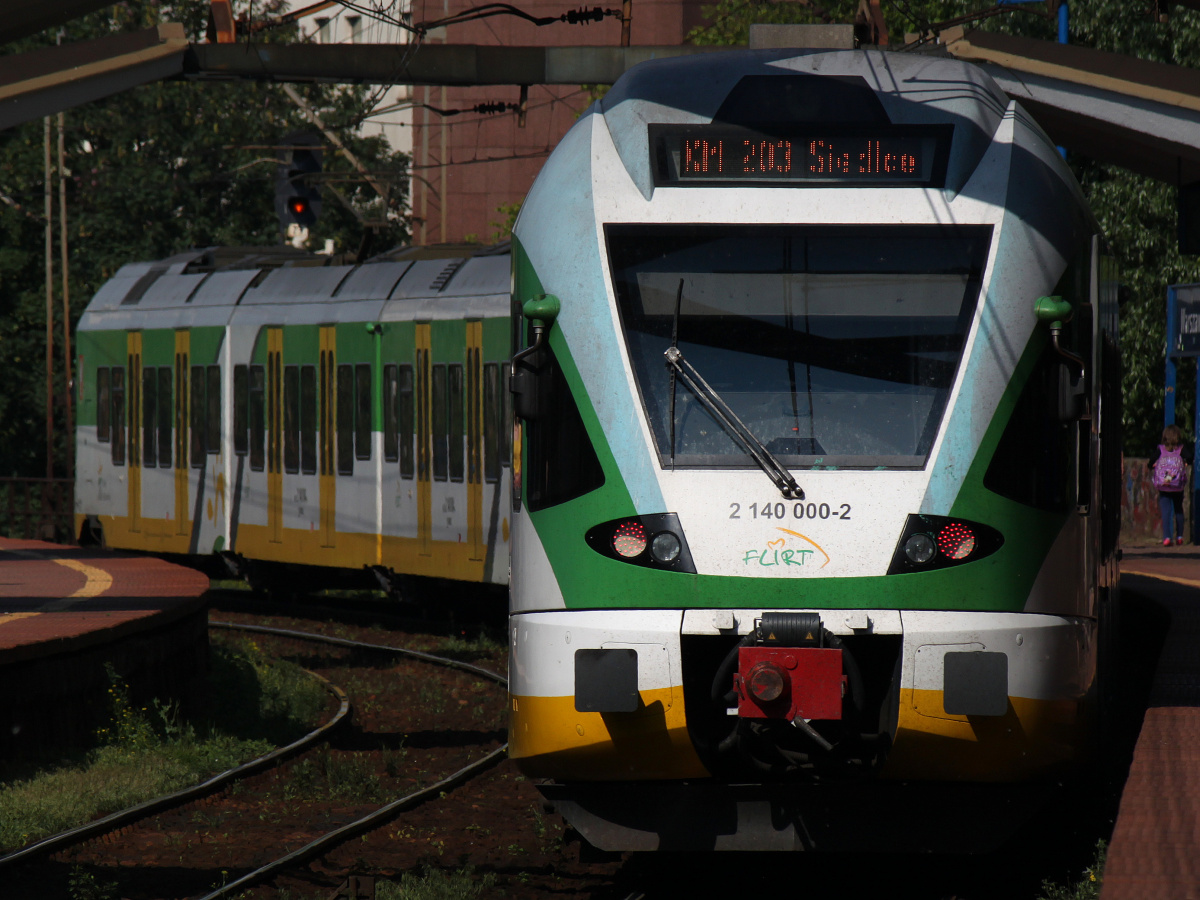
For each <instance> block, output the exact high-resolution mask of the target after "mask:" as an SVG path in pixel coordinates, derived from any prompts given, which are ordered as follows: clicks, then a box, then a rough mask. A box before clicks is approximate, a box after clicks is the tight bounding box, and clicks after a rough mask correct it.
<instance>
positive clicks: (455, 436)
mask: <svg viewBox="0 0 1200 900" xmlns="http://www.w3.org/2000/svg"><path fill="white" fill-rule="evenodd" d="M447 401H448V405H447V406H446V414H447V415H448V416H449V417H450V480H451V481H462V480H463V367H462V366H461V365H460V364H458V363H455V364H454V365H452V366H450V387H449V396H448V397H447Z"/></svg>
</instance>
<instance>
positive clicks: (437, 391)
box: [431, 365, 450, 481]
mask: <svg viewBox="0 0 1200 900" xmlns="http://www.w3.org/2000/svg"><path fill="white" fill-rule="evenodd" d="M431 412H432V413H433V416H432V418H433V426H432V427H433V479H434V481H445V480H446V478H447V475H448V472H449V455H450V454H449V447H448V444H449V442H450V436H449V434H448V433H447V429H446V367H445V366H444V365H440V366H434V367H433V409H432V410H431Z"/></svg>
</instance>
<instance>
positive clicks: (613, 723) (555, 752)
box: [508, 687, 708, 781]
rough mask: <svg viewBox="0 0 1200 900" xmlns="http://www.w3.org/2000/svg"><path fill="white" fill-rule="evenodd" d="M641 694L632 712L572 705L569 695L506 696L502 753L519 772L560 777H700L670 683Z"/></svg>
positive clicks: (677, 691) (701, 770)
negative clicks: (506, 722) (505, 740)
mask: <svg viewBox="0 0 1200 900" xmlns="http://www.w3.org/2000/svg"><path fill="white" fill-rule="evenodd" d="M640 693H641V699H642V708H641V709H639V710H638V711H637V712H632V713H586V712H576V711H575V698H574V697H573V696H571V697H517V696H511V697H510V698H509V702H510V705H511V708H510V710H509V728H508V753H509V756H511V757H512V758H513V759H515V760H516V761H517V768H519V769H520V770H521V771H522V772H524V773H525V774H526V775H529V776H531V777H535V778H557V779H560V780H563V781H571V780H587V781H617V780H630V779H632V780H637V781H643V780H650V779H656V778H704V777H707V775H708V771H707V770H706V769H705V768H704V766H703V765H702V764H701V763H700V760H699V758H698V757H697V756H696V751H695V750H694V749H693V748H692V741H691V738H689V737H688V733H687V723H686V721H685V719H684V714H683V709H682V704H681V703H676V704H673V705H672V704H671V695H672V689H671V688H662V689H660V690H653V691H641V692H640ZM674 693H675V694H676V696H680V695H681V694H682V691H681V689H680V688H678V687H676V688H674Z"/></svg>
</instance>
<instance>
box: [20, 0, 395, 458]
mask: <svg viewBox="0 0 1200 900" xmlns="http://www.w3.org/2000/svg"><path fill="white" fill-rule="evenodd" d="M271 11H272V8H271V6H270V5H269V4H267V5H264V4H263V3H262V2H261V0H260V2H259V3H256V4H255V5H254V13H255V16H256V17H259V18H261V17H262V16H263V15H264V14H266V13H270V12H271ZM207 14H208V3H207V2H205V0H175V2H171V3H164V4H161V5H160V4H157V3H153V2H149V0H130V2H126V3H123V4H119V5H117V6H114V7H112V8H111V9H109V10H106V11H105V12H103V13H98V14H95V15H92V16H88V17H85V18H83V19H79V20H77V21H75V22H72V23H70V25H69V26H68V28H67V31H66V34H65V35H64V38H63V40H64V42H71V41H77V40H85V39H89V38H94V37H99V36H102V35H104V34H111V33H114V32H120V31H133V30H138V29H141V28H147V27H150V26H152V25H155V24H157V23H158V22H160V21H178V22H182V23H183V24H184V26H185V28H186V30H187V33H188V34H189V35H190V36H191V37H192V39H193V40H204V31H205V27H206V24H207ZM56 37H57V35H50V34H42V35H38V36H36V37H35V38H31V39H29V40H28V41H25V42H22V44H21V45H19V46H15V47H10V48H9V50H10V52H20V51H22V50H28V49H33V48H34V47H36V46H39V45H45V44H50V43H54V40H55V39H56ZM269 39H271V40H281V39H282V40H295V34H294V33H287V32H284V33H278V34H277V33H275V32H270V33H269ZM297 91H298V92H299V93H300V94H301V95H302V97H303V98H304V100H305V101H306V102H307V103H308V104H310V105H311V106H312V108H313V109H314V110H316V111H317V112H318V114H319V115H320V117H321V119H322V121H323V122H324V123H325V124H326V125H327V127H328V128H329V129H330V130H331V131H333V132H334V133H336V135H337V136H338V138H339V139H340V140H341V141H342V142H343V143H344V144H345V145H346V147H347V148H348V149H349V150H350V151H351V152H352V153H353V154H354V156H355V157H356V158H357V159H358V160H359V161H360V163H361V164H362V165H363V166H364V167H365V168H367V169H368V170H369V171H370V173H371V176H372V180H374V181H375V182H376V183H380V184H386V185H387V187H386V188H385V190H386V191H387V195H388V196H387V197H386V198H381V197H379V196H378V195H377V194H376V192H375V190H374V189H373V188H372V187H371V186H370V184H368V182H367V179H365V178H364V177H363V175H362V174H361V173H360V172H359V171H358V170H357V169H356V168H355V167H354V166H352V165H351V164H350V163H349V161H348V160H346V158H345V157H344V156H343V155H341V154H340V153H338V152H337V151H336V149H335V148H334V147H333V145H332V144H330V143H328V142H327V141H326V142H325V153H324V170H325V173H326V174H325V176H324V177H325V178H326V179H327V181H328V182H329V183H330V184H331V185H332V186H333V187H335V188H336V189H337V190H338V192H340V193H341V194H342V195H343V196H344V197H345V198H346V200H347V201H348V203H349V204H350V206H351V207H352V208H353V209H347V208H346V207H345V206H344V205H343V204H342V203H341V202H339V201H338V200H336V199H335V197H334V196H333V192H332V190H329V189H328V188H326V193H325V201H324V209H323V212H322V215H321V218H320V220H319V221H318V222H317V223H316V225H315V226H314V227H313V228H312V230H311V231H312V234H311V238H310V245H311V246H312V247H314V248H315V249H318V250H320V249H322V248H323V247H324V245H325V242H326V240H332V241H333V245H334V249H335V251H336V252H342V251H349V252H351V253H353V252H354V251H356V250H357V249H358V248H359V247H360V246H361V245H362V243H363V236H364V227H363V224H362V222H361V221H360V219H362V218H365V219H367V220H370V221H386V223H387V224H386V227H383V228H379V229H375V231H376V234H375V242H374V245H375V246H376V247H390V246H393V245H395V244H397V243H402V242H403V241H405V240H406V239H407V237H408V232H407V228H406V225H405V222H404V219H403V218H402V213H403V206H404V204H405V202H406V200H407V190H408V159H407V157H406V156H405V155H404V154H400V153H395V152H393V151H392V150H391V149H390V147H389V146H388V145H387V143H386V141H385V140H384V139H383V138H382V137H379V136H374V137H361V136H359V135H357V134H356V132H355V129H356V126H357V124H358V121H359V118H360V116H361V114H362V112H363V110H364V109H365V107H366V105H367V104H366V91H365V89H363V88H354V87H331V86H305V87H298V88H297ZM298 130H313V126H312V125H311V124H310V123H309V121H308V120H307V118H306V116H305V115H304V113H303V112H302V111H301V110H300V109H299V108H298V106H297V105H296V104H295V103H294V102H293V101H292V100H291V99H290V98H289V97H288V96H287V94H286V93H285V92H284V90H283V88H282V87H281V86H279V85H273V84H259V83H251V82H235V83H225V82H211V83H191V82H186V81H175V82H160V83H156V84H150V85H146V86H143V87H140V88H135V89H133V90H130V91H127V92H125V93H122V94H118V95H116V96H113V97H110V98H107V99H105V100H102V101H98V102H96V103H91V104H87V105H85V106H81V107H77V108H75V109H72V110H69V111H68V112H67V114H66V164H65V171H66V172H67V173H69V175H68V180H67V188H68V190H67V193H68V218H69V223H68V224H69V233H68V239H69V247H70V264H71V283H70V295H71V305H72V319H73V321H74V320H75V319H77V317H78V315H79V314H80V313H81V312H82V310H83V307H84V306H86V304H87V302H88V300H89V299H90V298H91V296H92V295H93V294H94V293H95V292H96V290H97V289H98V288H99V287H100V286H101V285H102V284H103V283H104V282H105V281H106V280H107V279H108V278H109V277H111V276H112V275H113V274H114V273H115V272H116V271H117V269H119V268H120V267H121V266H122V265H124V264H125V263H128V262H133V261H138V260H153V259H161V258H163V257H166V256H169V255H171V254H174V253H177V252H179V251H181V250H184V249H187V248H188V247H203V246H212V245H248V244H249V245H270V244H277V243H280V235H279V224H278V221H277V219H276V215H275V205H274V198H275V174H276V167H277V150H276V148H277V146H278V145H279V141H280V140H281V139H282V138H283V137H284V135H286V134H288V133H290V132H293V131H298ZM323 141H324V139H323ZM42 148H43V123H42V122H41V121H37V122H30V123H27V124H25V125H23V126H20V127H17V128H13V129H11V130H9V131H6V132H2V133H0V172H2V173H4V174H3V175H2V176H0V193H2V194H3V195H4V196H5V197H7V202H6V203H5V204H3V205H0V366H3V368H4V371H6V372H7V373H8V375H9V377H8V384H7V385H6V390H5V391H3V392H2V393H0V473H4V474H9V473H15V474H20V475H24V476H31V475H39V474H41V473H42V472H43V471H44V468H45V464H44V460H45V446H44V439H43V437H42V435H43V434H44V431H45V429H44V425H43V424H42V423H43V422H44V412H43V411H44V408H45V407H44V404H45V384H44V381H45V378H44V375H43V374H42V366H41V360H42V359H43V354H44V343H43V334H44V324H43V323H44V318H45V270H44V263H43V261H42V260H43V255H44V249H43V247H44V235H43V228H42V224H41V221H40V213H41V208H42V200H41V197H42V191H43V187H44V182H45V175H44V170H43V149H42ZM55 208H56V213H55V214H56V215H57V198H56V201H55ZM57 259H58V251H57V250H55V264H56V266H57ZM59 277H60V276H59V275H58V274H56V288H55V289H56V291H57V290H58V285H57V279H58V278H59ZM60 331H61V325H59V326H57V327H56V338H55V339H56V341H57V340H59V339H60V337H59V335H58V332H60ZM56 353H57V359H58V360H59V361H58V362H56V366H58V367H61V366H62V362H61V358H62V350H61V347H59V348H58V349H57V350H56ZM61 371H62V370H61V368H59V372H60V374H59V375H58V376H57V382H56V385H55V392H56V394H60V393H61V391H62V376H61ZM60 402H61V401H60ZM64 425H65V423H64V422H63V417H62V416H61V415H60V416H59V418H58V420H57V421H56V423H55V428H56V431H55V433H56V435H57V436H58V438H57V441H56V443H57V446H56V448H55V455H56V469H57V471H58V472H59V473H62V472H63V471H64V466H65V447H66V437H67V436H66V434H65V427H64Z"/></svg>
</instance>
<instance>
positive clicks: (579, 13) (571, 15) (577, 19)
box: [566, 6, 605, 25]
mask: <svg viewBox="0 0 1200 900" xmlns="http://www.w3.org/2000/svg"><path fill="white" fill-rule="evenodd" d="M604 14H605V11H604V10H603V9H602V8H600V7H599V6H593V7H592V8H591V9H587V8H586V7H580V8H579V9H569V10H567V13H566V16H567V24H569V25H581V24H582V25H586V24H587V23H588V22H600V21H603V19H604Z"/></svg>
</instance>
